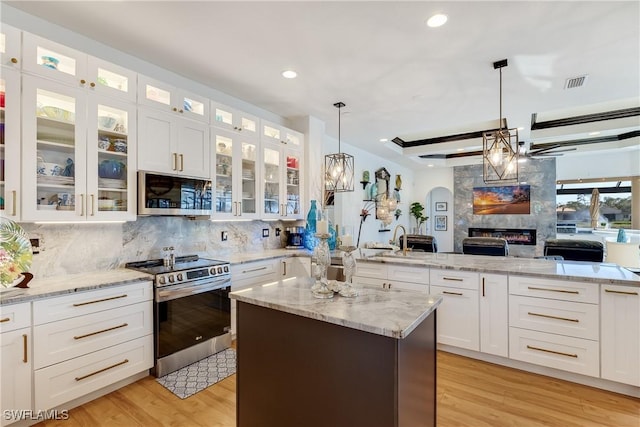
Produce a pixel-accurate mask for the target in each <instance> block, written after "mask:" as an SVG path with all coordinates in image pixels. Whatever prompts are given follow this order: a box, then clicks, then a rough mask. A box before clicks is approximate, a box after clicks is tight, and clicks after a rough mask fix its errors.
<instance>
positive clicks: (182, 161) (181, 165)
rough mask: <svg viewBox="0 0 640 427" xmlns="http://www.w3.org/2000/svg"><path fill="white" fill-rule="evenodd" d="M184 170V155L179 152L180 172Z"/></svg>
mask: <svg viewBox="0 0 640 427" xmlns="http://www.w3.org/2000/svg"><path fill="white" fill-rule="evenodd" d="M183 170H184V155H182V154H180V172H182V171H183Z"/></svg>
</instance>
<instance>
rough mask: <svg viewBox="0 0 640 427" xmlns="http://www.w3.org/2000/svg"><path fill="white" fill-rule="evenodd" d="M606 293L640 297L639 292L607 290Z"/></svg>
mask: <svg viewBox="0 0 640 427" xmlns="http://www.w3.org/2000/svg"><path fill="white" fill-rule="evenodd" d="M604 291H605V292H609V293H610V294H622V295H638V293H637V292H625V291H614V290H611V289H605V290H604Z"/></svg>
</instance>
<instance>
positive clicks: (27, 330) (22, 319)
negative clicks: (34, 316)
mask: <svg viewBox="0 0 640 427" xmlns="http://www.w3.org/2000/svg"><path fill="white" fill-rule="evenodd" d="M31 342H32V340H31V303H22V304H12V305H2V306H0V370H1V372H2V377H1V378H0V404H1V407H2V410H3V411H5V410H31V409H33V407H32V404H31V369H32V364H31ZM7 418H10V419H7ZM0 420H1V421H0V425H2V426H5V425H8V424H12V423H13V422H15V421H18V419H13V418H12V417H7V414H5V413H3V414H2V417H1V418H0Z"/></svg>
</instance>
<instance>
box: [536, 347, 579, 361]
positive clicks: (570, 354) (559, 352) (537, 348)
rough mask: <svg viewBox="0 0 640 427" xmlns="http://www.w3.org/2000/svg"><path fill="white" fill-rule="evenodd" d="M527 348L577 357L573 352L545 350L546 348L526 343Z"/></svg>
mask: <svg viewBox="0 0 640 427" xmlns="http://www.w3.org/2000/svg"><path fill="white" fill-rule="evenodd" d="M527 348H528V349H529V350H537V351H544V352H545V353H553V354H559V355H560V356H567V357H575V358H578V355H577V354H573V353H563V352H561V351H555V350H547V349H546V348H540V347H534V346H532V345H528V344H527Z"/></svg>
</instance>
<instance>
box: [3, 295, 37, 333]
mask: <svg viewBox="0 0 640 427" xmlns="http://www.w3.org/2000/svg"><path fill="white" fill-rule="evenodd" d="M29 326H31V303H30V302H23V303H21V304H9V305H0V333H2V332H9V331H15V330H16V329H20V328H27V327H29Z"/></svg>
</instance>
